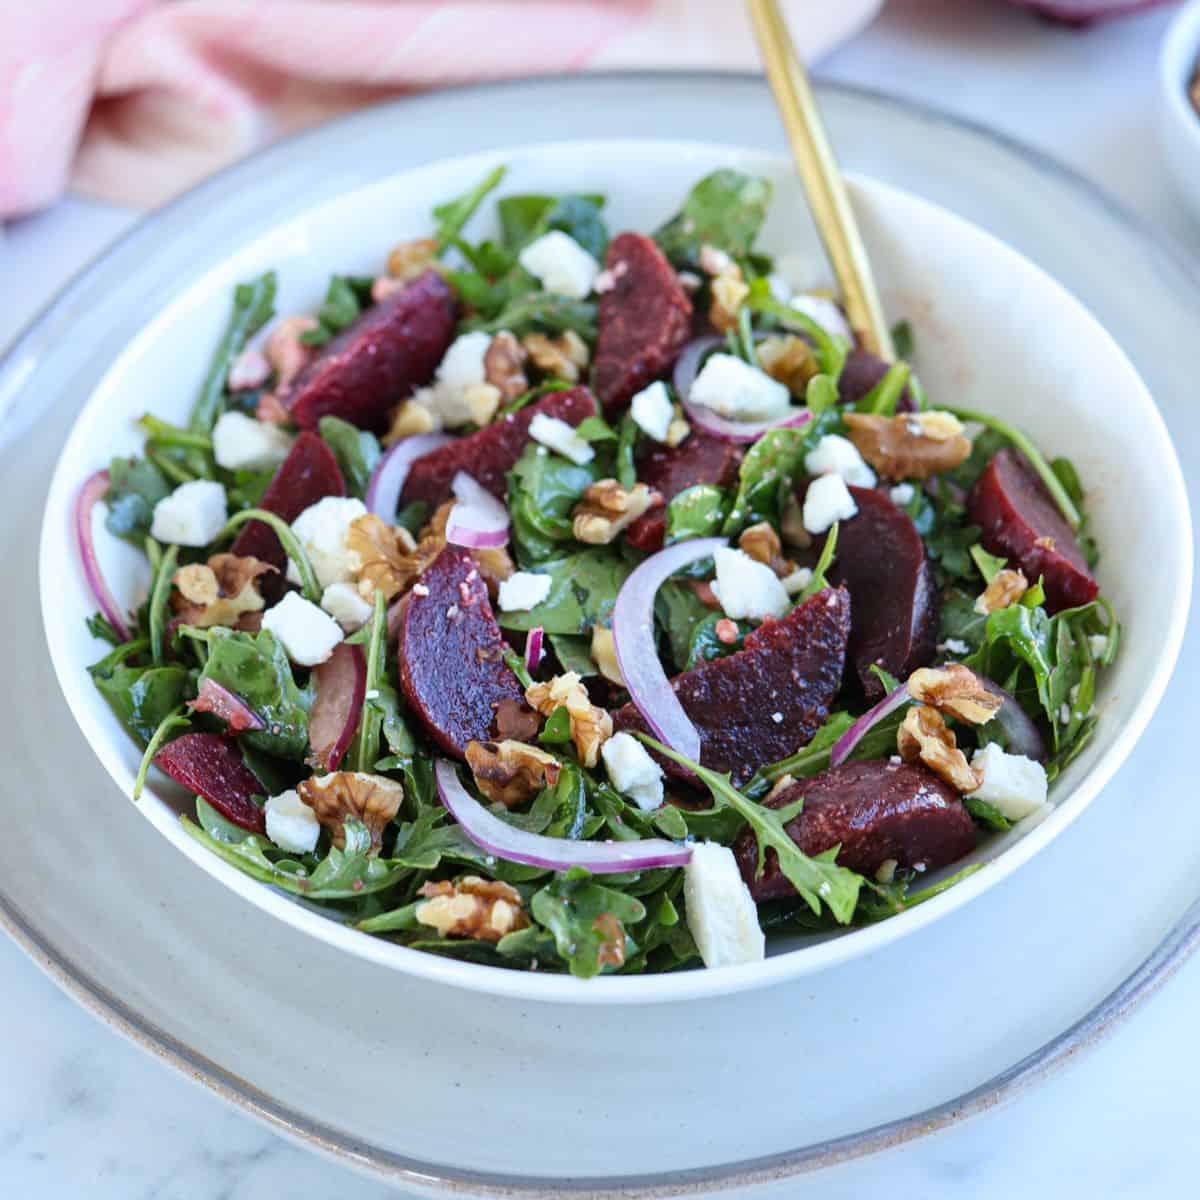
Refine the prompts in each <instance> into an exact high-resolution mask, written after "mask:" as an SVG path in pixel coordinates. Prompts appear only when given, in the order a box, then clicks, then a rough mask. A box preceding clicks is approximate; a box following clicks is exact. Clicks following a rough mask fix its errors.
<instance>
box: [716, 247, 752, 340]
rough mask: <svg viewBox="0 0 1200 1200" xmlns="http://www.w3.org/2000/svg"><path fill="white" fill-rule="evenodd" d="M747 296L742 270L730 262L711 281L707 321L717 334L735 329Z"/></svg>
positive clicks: (747, 286)
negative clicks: (710, 297) (710, 298)
mask: <svg viewBox="0 0 1200 1200" xmlns="http://www.w3.org/2000/svg"><path fill="white" fill-rule="evenodd" d="M749 295H750V286H749V284H747V283H746V281H745V280H744V279H743V278H742V268H741V267H739V266H738V265H737V263H735V262H732V261H731V262H730V263H729V265H728V266H727V267H725V268H724V269H723V270H722V271H721V272H720V273H719V274H718V275H717V276H715V278H714V279H713V281H712V301H711V303H710V304H709V306H708V319H709V321H710V322H711V323H712V326H713V328H714V329H716V330H717V332H718V333H728V332H729V330H731V329H736V328H737V323H738V311H739V309H740V308H741V307H742V305H743V304H744V303H745V300H746V297H747V296H749Z"/></svg>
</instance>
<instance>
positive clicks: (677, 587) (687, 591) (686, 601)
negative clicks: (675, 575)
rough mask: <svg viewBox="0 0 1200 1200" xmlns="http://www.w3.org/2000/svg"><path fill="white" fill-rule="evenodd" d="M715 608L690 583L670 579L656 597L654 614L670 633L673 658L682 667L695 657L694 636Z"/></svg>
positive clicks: (668, 639)
mask: <svg viewBox="0 0 1200 1200" xmlns="http://www.w3.org/2000/svg"><path fill="white" fill-rule="evenodd" d="M711 613H712V610H711V609H710V608H709V607H708V606H707V605H706V604H705V603H704V602H703V601H702V600H701V599H700V597H699V596H697V595H696V593H695V592H694V591H693V590H692V588H690V587H689V586H688V585H687V584H686V583H682V582H680V581H678V580H672V579H668V580H667V582H666V583H664V584H663V585H662V587H660V588H659V589H658V594H657V595H656V596H655V597H654V615H655V617H656V618H657V620H658V623H659V625H660V626H661V627H662V628H663V630H664V631H665V632H666V635H667V641H668V643H669V644H670V648H671V659H672V661H673V662H674V663H675V665H676V666H677V667H678V668H679V669H680V670H681V671H682V670H683V669H684V668H685V667H686V666H687V663H688V660H689V659H690V658H691V648H692V638H693V635H694V634H695V632H696V629H697V628H698V626H699V625H700V624H701V623H702V622H703V621H704V620H706V619H707V618H708V617H709V616H710V615H711Z"/></svg>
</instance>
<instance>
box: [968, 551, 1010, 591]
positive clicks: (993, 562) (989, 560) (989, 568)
mask: <svg viewBox="0 0 1200 1200" xmlns="http://www.w3.org/2000/svg"><path fill="white" fill-rule="evenodd" d="M970 554H971V558H972V560H973V561H974V563H975V565H976V566H977V567H978V568H979V573H980V575H982V576H983V582H984V583H991V582H992V580H993V579H995V578H996V576H997V575H999V574H1000V572H1001V571H1003V570H1004V568H1005V567H1006V566H1007V565H1008V559H1007V558H997V557H996V556H995V555H994V554H989V553H988V552H987V551H986V550H985V549H984V548H983V547H982V546H981V545H980V544H979V543H978V542H976V543H975V545H974V546H972V547H971V550H970Z"/></svg>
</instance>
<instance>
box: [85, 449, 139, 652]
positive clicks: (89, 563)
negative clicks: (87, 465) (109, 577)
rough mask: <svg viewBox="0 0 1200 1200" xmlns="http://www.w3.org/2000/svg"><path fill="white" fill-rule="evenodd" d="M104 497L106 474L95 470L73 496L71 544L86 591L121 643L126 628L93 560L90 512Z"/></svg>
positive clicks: (127, 631)
mask: <svg viewBox="0 0 1200 1200" xmlns="http://www.w3.org/2000/svg"><path fill="white" fill-rule="evenodd" d="M107 494H108V472H107V471H97V472H96V473H95V474H94V475H90V476H89V477H88V478H87V479H86V480H85V481H84V484H83V487H81V488H80V489H79V495H78V496H76V497H75V510H74V514H73V516H74V525H75V544H76V546H77V547H78V548H79V560H80V562H81V563H82V564H83V577H84V579H85V580H86V581H87V585H88V591H90V592H91V593H92V598H93V599H94V600H95V601H96V603H97V604H98V605H99V606H100V611H101V612H102V613H103V614H104V617H105V620H107V621H108V623H109V624H110V625H111V626H112V627H113V632H114V633H115V634H116V635H117V637H118V638H119V639H120V640H121V641H122V642H127V641H129V636H130V634H129V626H128V625H127V624H126V623H125V617H124V616H123V615H122V614H121V609H120V607H119V606H118V604H117V602H116V600H114V599H113V594H112V592H110V591H109V590H108V584H107V583H105V582H104V573H103V572H102V571H101V570H100V560H99V559H98V558H97V557H96V540H95V538H94V537H93V535H92V510H93V509H94V508H95V507H96V504H97V502H98V501H100V500H103V499H104V497H105V496H106V495H107Z"/></svg>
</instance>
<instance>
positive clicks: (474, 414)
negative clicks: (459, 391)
mask: <svg viewBox="0 0 1200 1200" xmlns="http://www.w3.org/2000/svg"><path fill="white" fill-rule="evenodd" d="M500 400H501V394H500V389H499V388H498V387H494V386H493V385H492V384H490V383H472V384H470V385H468V386H467V387H466V388H464V389H463V403H464V404H465V405H466V406H467V413H468V414H469V415H470V418H471V420H472V421H474V422H475V424H476V425H478V426H479V427H480V428H481V429H482V428H483V426H484V425H490V424H491V421H492V418H493V417H494V416H495V415H496V413H497V412H498V411H499V409H500Z"/></svg>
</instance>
